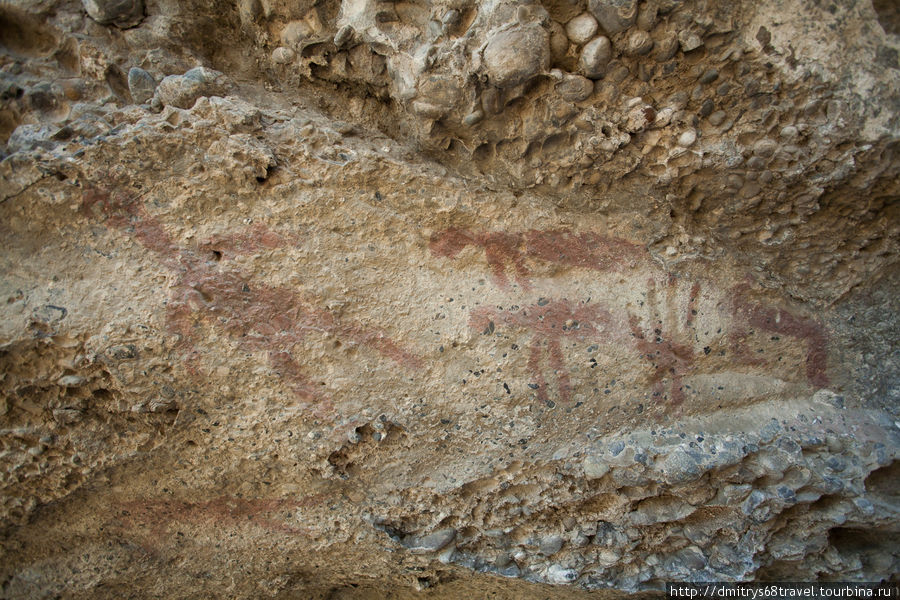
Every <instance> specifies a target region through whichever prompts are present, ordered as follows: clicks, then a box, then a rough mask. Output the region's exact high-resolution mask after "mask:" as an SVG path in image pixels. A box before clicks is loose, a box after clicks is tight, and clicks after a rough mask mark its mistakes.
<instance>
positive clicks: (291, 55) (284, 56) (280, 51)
mask: <svg viewBox="0 0 900 600" xmlns="http://www.w3.org/2000/svg"><path fill="white" fill-rule="evenodd" d="M296 57H297V53H296V52H294V51H293V50H291V49H290V48H285V47H284V46H279V47H278V48H275V50H274V51H273V52H272V60H273V61H274V62H276V63H278V64H279V65H286V64H288V63H289V62H292V61H293V60H294V59H295V58H296Z"/></svg>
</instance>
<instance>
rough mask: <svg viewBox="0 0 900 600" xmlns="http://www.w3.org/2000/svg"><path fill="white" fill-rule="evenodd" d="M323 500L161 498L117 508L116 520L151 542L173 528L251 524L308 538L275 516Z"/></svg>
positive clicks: (308, 530)
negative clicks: (142, 532)
mask: <svg viewBox="0 0 900 600" xmlns="http://www.w3.org/2000/svg"><path fill="white" fill-rule="evenodd" d="M323 497H324V496H323V495H321V494H319V495H314V496H309V497H306V498H303V499H300V500H292V499H288V498H275V499H265V498H239V497H237V496H220V497H217V498H213V499H211V500H206V501H202V502H186V501H183V500H172V499H162V498H160V499H147V500H135V501H131V502H125V503H123V504H121V505H120V506H121V511H119V514H118V518H119V520H120V521H121V522H122V524H123V525H124V526H125V527H126V528H128V529H136V530H147V531H149V532H150V533H151V534H152V535H153V537H154V538H160V537H163V536H165V535H166V533H167V530H168V529H169V528H170V527H171V526H172V525H178V524H185V525H201V526H214V527H219V528H234V527H240V526H242V525H244V524H250V525H253V526H255V527H259V528H261V529H263V530H265V531H268V532H271V533H283V534H290V535H311V534H313V533H315V530H314V529H312V528H310V527H296V526H291V525H288V524H287V523H285V522H284V521H282V520H280V519H279V518H278V513H285V512H289V511H292V510H296V509H302V508H304V507H309V506H313V505H315V504H318V503H320V502H321V500H322V498H323Z"/></svg>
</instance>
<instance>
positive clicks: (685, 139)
mask: <svg viewBox="0 0 900 600" xmlns="http://www.w3.org/2000/svg"><path fill="white" fill-rule="evenodd" d="M696 141H697V132H695V131H694V130H693V129H688V130H687V131H685V132H684V133H682V134H681V135H679V136H678V145H679V146H681V147H683V148H687V147H689V146H693V145H694V142H696Z"/></svg>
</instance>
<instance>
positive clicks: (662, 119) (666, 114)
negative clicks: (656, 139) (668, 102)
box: [653, 106, 675, 128]
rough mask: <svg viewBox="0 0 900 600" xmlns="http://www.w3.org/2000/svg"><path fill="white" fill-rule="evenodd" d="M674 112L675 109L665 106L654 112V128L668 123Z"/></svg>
mask: <svg viewBox="0 0 900 600" xmlns="http://www.w3.org/2000/svg"><path fill="white" fill-rule="evenodd" d="M674 114H675V109H674V108H671V107H668V106H667V107H666V108H664V109H662V110H660V111H659V112H657V113H656V118H655V119H654V120H653V127H654V128H661V127H665V126H666V125H668V124H669V123H671V122H672V116H673V115H674Z"/></svg>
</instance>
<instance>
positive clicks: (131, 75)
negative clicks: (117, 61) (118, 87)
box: [128, 67, 156, 104]
mask: <svg viewBox="0 0 900 600" xmlns="http://www.w3.org/2000/svg"><path fill="white" fill-rule="evenodd" d="M155 91H156V80H155V79H154V78H153V75H151V74H150V73H148V72H147V71H145V70H143V69H142V68H140V67H131V69H130V70H129V71H128V92H129V93H130V94H131V99H132V100H134V101H135V102H137V103H138V104H143V103H145V102H149V101H150V99H151V98H153V92H155Z"/></svg>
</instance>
